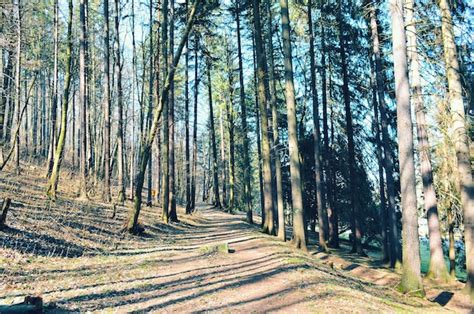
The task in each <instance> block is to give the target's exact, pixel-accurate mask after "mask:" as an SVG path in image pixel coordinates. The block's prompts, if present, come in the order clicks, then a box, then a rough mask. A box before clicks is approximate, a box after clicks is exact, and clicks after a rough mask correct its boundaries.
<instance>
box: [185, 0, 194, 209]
mask: <svg viewBox="0 0 474 314" xmlns="http://www.w3.org/2000/svg"><path fill="white" fill-rule="evenodd" d="M185 9H186V16H187V15H188V0H186V1H185ZM185 48H186V51H185V55H184V59H185V60H184V128H185V132H186V134H185V146H186V147H185V149H184V150H185V152H184V154H185V167H186V170H185V172H186V173H185V176H186V214H190V213H191V208H192V206H191V205H192V204H191V161H190V154H189V153H190V151H189V149H190V147H189V40H186V47H185Z"/></svg>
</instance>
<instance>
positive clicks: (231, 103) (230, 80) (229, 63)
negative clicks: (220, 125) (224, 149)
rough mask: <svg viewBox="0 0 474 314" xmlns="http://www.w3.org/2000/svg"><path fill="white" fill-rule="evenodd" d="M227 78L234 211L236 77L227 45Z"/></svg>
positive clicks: (230, 178)
mask: <svg viewBox="0 0 474 314" xmlns="http://www.w3.org/2000/svg"><path fill="white" fill-rule="evenodd" d="M226 48H227V51H226V57H227V60H226V62H227V76H228V85H229V86H228V88H229V99H228V100H226V101H225V104H226V108H225V109H226V117H227V128H228V132H229V208H230V210H231V211H232V210H233V209H234V206H235V143H234V133H235V132H234V130H235V126H234V75H233V70H234V69H233V62H232V54H231V52H230V50H229V49H230V48H229V46H228V44H227V47H226Z"/></svg>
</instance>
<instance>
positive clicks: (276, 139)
mask: <svg viewBox="0 0 474 314" xmlns="http://www.w3.org/2000/svg"><path fill="white" fill-rule="evenodd" d="M265 7H266V10H267V19H268V32H267V36H268V38H267V41H268V54H269V71H268V80H269V90H270V107H271V110H272V133H273V134H272V139H273V143H272V145H273V150H272V156H273V162H274V166H275V167H274V170H275V178H274V181H275V189H276V191H274V192H276V194H275V193H274V194H275V196H276V199H275V200H276V204H274V206H276V209H277V215H278V235H277V236H278V239H280V240H281V241H285V240H286V230H285V211H284V206H283V182H282V175H281V156H280V151H279V150H280V147H279V146H280V134H279V130H278V108H277V99H276V95H277V92H276V80H275V61H274V53H273V37H272V34H273V17H272V8H271V3H270V1H268V0H265Z"/></svg>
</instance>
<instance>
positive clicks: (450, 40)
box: [438, 0, 474, 303]
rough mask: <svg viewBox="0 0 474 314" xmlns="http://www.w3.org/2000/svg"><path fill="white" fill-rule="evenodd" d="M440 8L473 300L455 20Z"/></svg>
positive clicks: (473, 244) (473, 189)
mask: <svg viewBox="0 0 474 314" xmlns="http://www.w3.org/2000/svg"><path fill="white" fill-rule="evenodd" d="M438 5H439V8H440V10H441V33H442V37H443V49H444V60H445V64H446V76H447V80H448V90H449V101H450V104H451V105H450V109H451V114H452V116H453V126H452V130H454V131H453V142H454V149H455V150H456V159H457V168H458V173H459V186H460V191H461V203H462V207H463V212H464V217H463V219H464V244H465V248H466V270H467V274H468V275H467V282H466V290H467V293H468V294H469V296H470V298H471V301H472V302H473V303H474V185H473V183H472V168H471V163H470V156H469V138H468V131H467V128H466V117H465V113H464V103H463V99H462V85H461V77H460V75H459V61H458V56H457V51H456V43H455V40H454V30H453V20H452V16H451V10H450V7H449V3H448V1H446V0H439V1H438Z"/></svg>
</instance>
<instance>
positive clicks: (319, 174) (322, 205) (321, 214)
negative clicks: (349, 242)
mask: <svg viewBox="0 0 474 314" xmlns="http://www.w3.org/2000/svg"><path fill="white" fill-rule="evenodd" d="M312 6H313V3H312V1H311V0H308V31H309V57H310V69H311V97H312V103H313V139H314V170H315V179H316V202H317V206H318V223H319V245H320V247H321V248H322V250H323V251H327V250H328V247H327V235H328V234H329V230H328V224H329V223H328V215H327V211H326V200H325V198H324V192H323V181H324V179H323V166H322V160H321V159H322V158H321V143H320V142H321V131H320V126H319V103H318V94H317V90H316V62H315V59H314V32H313V18H312V12H311V11H312Z"/></svg>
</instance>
